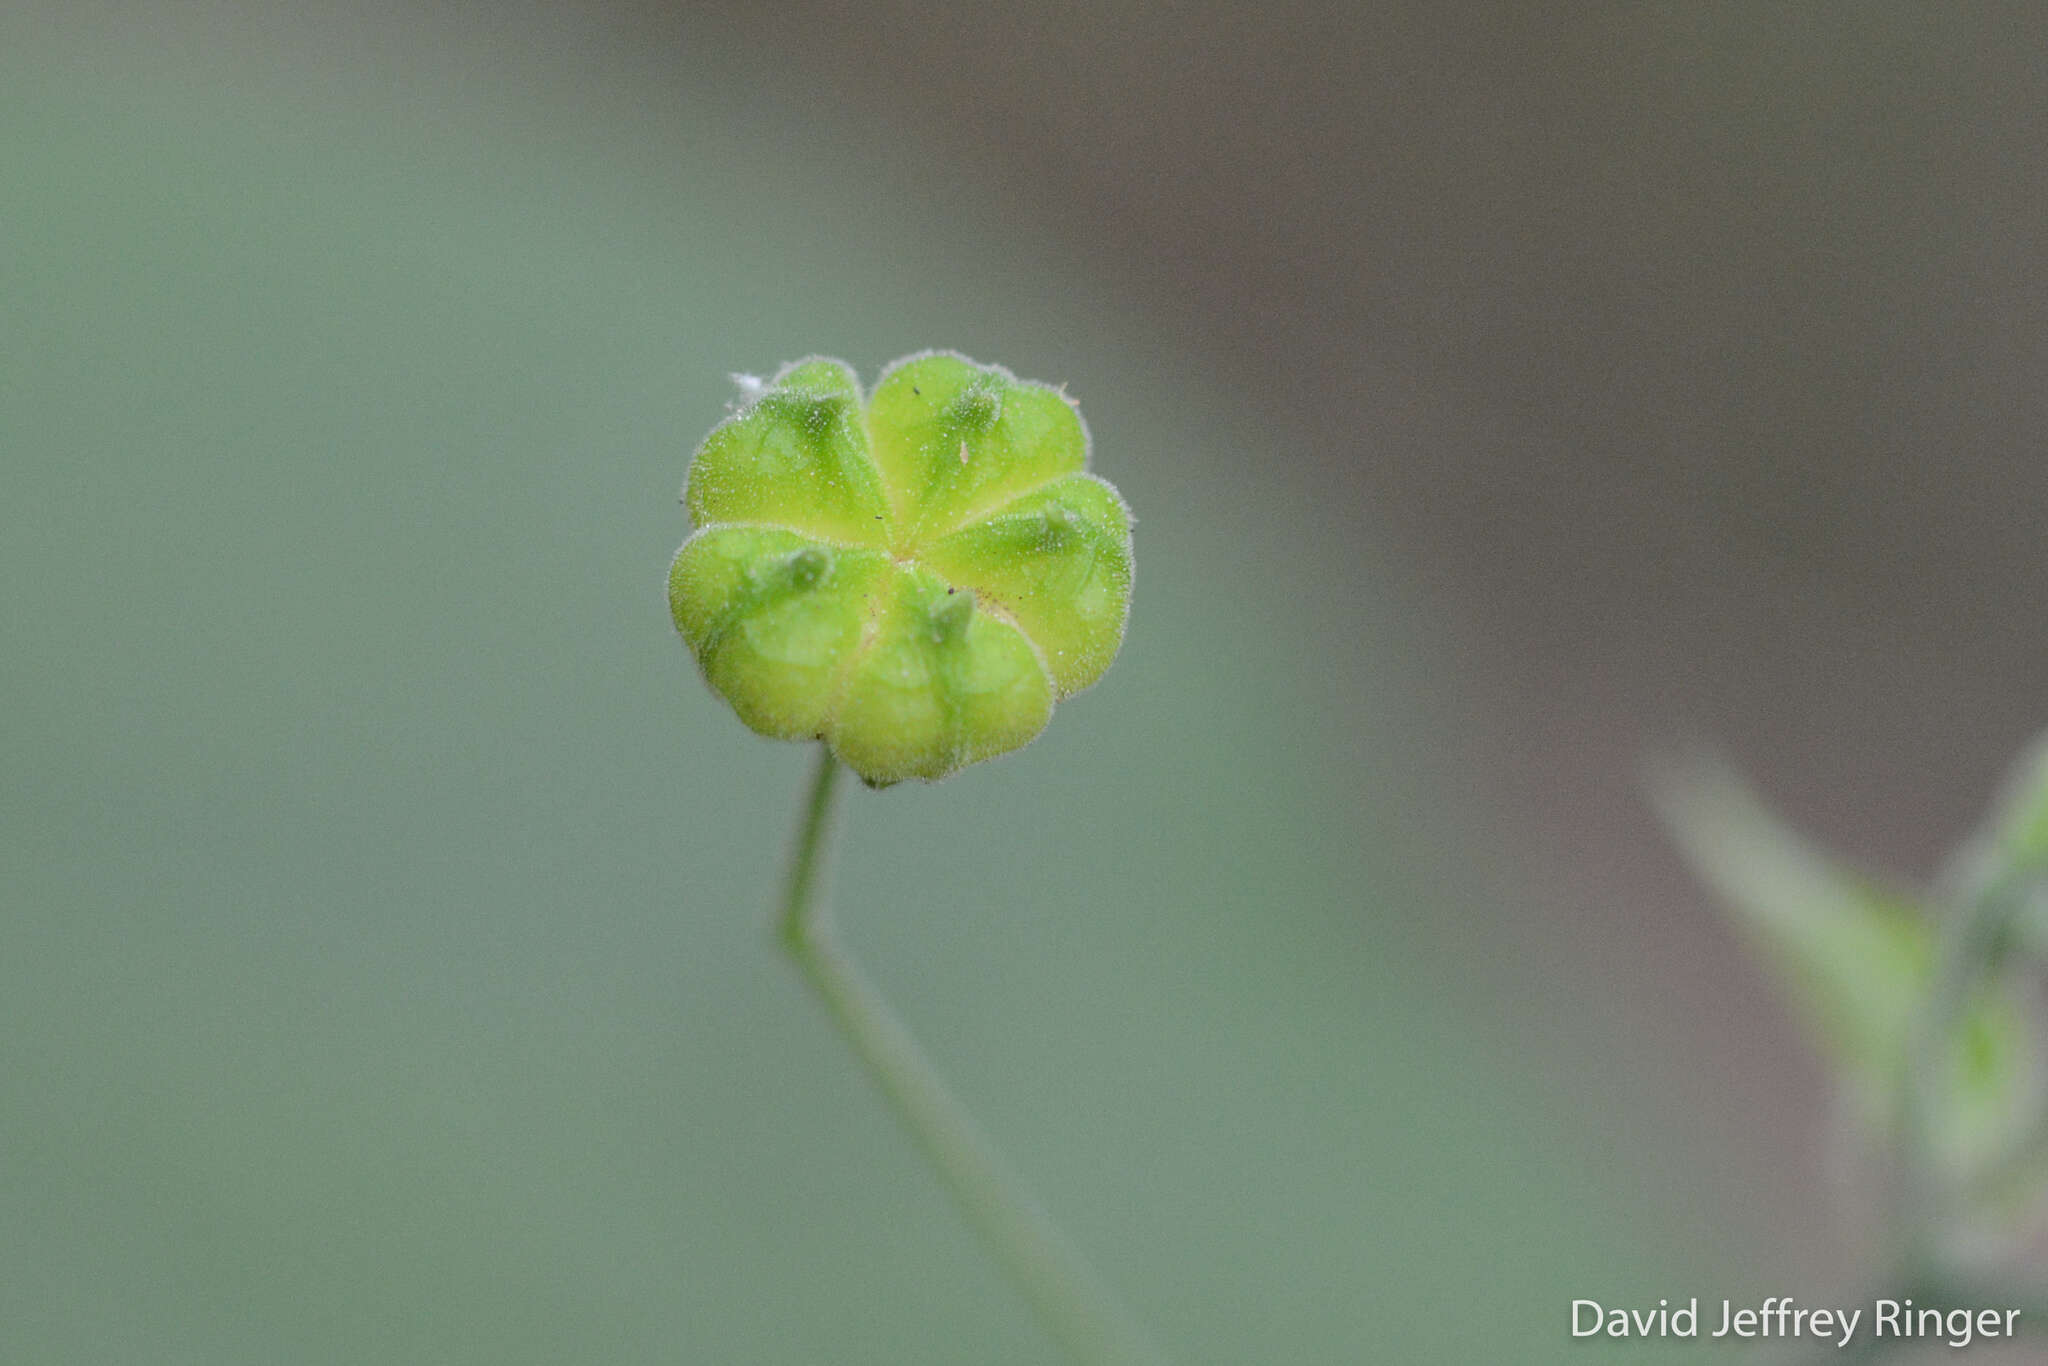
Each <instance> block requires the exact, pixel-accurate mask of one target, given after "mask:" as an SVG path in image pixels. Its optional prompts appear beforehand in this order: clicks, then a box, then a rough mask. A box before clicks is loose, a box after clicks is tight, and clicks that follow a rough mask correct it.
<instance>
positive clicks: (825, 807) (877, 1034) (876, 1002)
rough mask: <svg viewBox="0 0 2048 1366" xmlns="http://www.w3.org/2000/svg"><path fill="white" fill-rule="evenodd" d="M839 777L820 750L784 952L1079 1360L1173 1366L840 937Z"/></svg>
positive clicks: (795, 867) (788, 900)
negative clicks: (830, 897)
mask: <svg viewBox="0 0 2048 1366" xmlns="http://www.w3.org/2000/svg"><path fill="white" fill-rule="evenodd" d="M839 778H840V765H839V762H838V761H837V760H836V759H834V758H833V757H832V752H831V751H830V750H829V749H827V748H825V747H824V746H823V745H820V746H819V747H818V766H817V769H816V772H815V776H814V777H813V779H812V784H811V791H810V796H809V799H808V800H807V801H806V803H805V805H804V812H803V818H802V823H801V824H800V825H799V827H798V831H797V839H796V846H795V848H794V849H792V850H791V852H790V862H789V878H788V882H787V884H786V888H785V892H784V895H783V901H782V913H781V916H780V918H779V919H778V921H777V922H776V934H777V936H778V937H779V938H780V939H781V941H782V946H783V948H785V949H786V950H787V951H788V952H789V956H790V958H791V959H792V960H794V962H795V963H796V966H797V969H798V970H799V971H800V972H802V973H803V975H804V978H805V980H806V981H808V982H809V983H810V984H811V986H812V988H813V989H815V990H816V991H817V993H818V995H819V997H820V998H821V999H822V1000H823V1001H824V1003H825V1008H826V1009H827V1010H828V1011H829V1012H830V1013H831V1015H832V1019H833V1021H834V1022H835V1023H836V1024H837V1025H838V1026H839V1031H840V1033H842V1034H844V1035H845V1036H846V1041H847V1042H848V1043H850V1044H851V1045H853V1051H854V1052H855V1053H856V1054H858V1055H859V1057H860V1060H861V1062H862V1063H864V1064H866V1066H867V1070H868V1075H869V1076H870V1077H872V1078H873V1079H874V1081H875V1083H876V1085H878V1086H879V1087H881V1090H882V1094H883V1095H884V1096H885V1097H887V1099H888V1101H889V1104H890V1106H891V1107H892V1108H893V1109H894V1110H895V1111H896V1115H897V1118H899V1119H900V1120H902V1122H903V1124H904V1127H905V1128H907V1129H908V1130H909V1131H910V1135H911V1137H912V1138H913V1139H914V1140H915V1141H916V1142H917V1145H918V1147H920V1148H921V1149H923V1150H924V1154H925V1156H926V1157H927V1158H929V1159H930V1160H931V1163H932V1165H933V1166H934V1167H935V1168H937V1169H938V1174H939V1178H940V1180H941V1181H943V1182H944V1183H945V1185H946V1188H947V1189H948V1190H950V1191H952V1193H953V1197H954V1198H955V1199H956V1200H958V1201H959V1203H960V1207H961V1209H962V1211H963V1212H964V1213H965V1214H966V1215H967V1218H968V1221H969V1222H970V1223H972V1224H973V1225H974V1226H975V1228H976V1229H978V1230H980V1232H981V1235H982V1237H984V1238H985V1239H987V1240H988V1243H989V1246H990V1247H991V1248H992V1249H993V1250H994V1252H995V1254H996V1256H997V1258H998V1259H999V1260H1000V1261H1001V1262H1002V1263H1003V1265H1004V1267H1005V1268H1006V1269H1007V1270H1008V1271H1009V1273H1010V1274H1011V1275H1012V1276H1013V1277H1015V1278H1016V1280H1017V1283H1018V1285H1019V1287H1020V1288H1021V1289H1022V1290H1023V1291H1024V1294H1025V1297H1026V1298H1027V1299H1029V1300H1030V1301H1031V1303H1032V1305H1033V1306H1034V1307H1036V1308H1037V1310H1038V1312H1039V1313H1040V1315H1042V1316H1043V1317H1044V1319H1045V1321H1046V1324H1047V1326H1048V1327H1050V1328H1051V1329H1052V1332H1053V1334H1054V1336H1056V1337H1057V1338H1058V1339H1059V1340H1060V1342H1061V1343H1063V1344H1064V1345H1065V1346H1066V1348H1067V1350H1068V1351H1069V1352H1070V1353H1072V1354H1073V1356H1074V1359H1075V1360H1077V1361H1081V1362H1086V1363H1090V1366H1164V1363H1165V1360H1166V1358H1165V1357H1164V1355H1163V1354H1162V1353H1161V1352H1160V1351H1159V1349H1158V1348H1157V1347H1156V1346H1154V1345H1153V1343H1152V1341H1151V1339H1150V1337H1148V1336H1147V1334H1146V1332H1145V1330H1144V1329H1143V1327H1141V1326H1140V1325H1139V1324H1138V1322H1137V1321H1136V1320H1135V1319H1134V1318H1132V1317H1131V1315H1130V1312H1129V1311H1128V1310H1126V1309H1125V1308H1124V1307H1123V1305H1122V1304H1121V1303H1120V1302H1119V1301H1118V1300H1117V1298H1116V1296H1115V1295H1114V1294H1113V1293H1112V1292H1111V1291H1110V1289H1109V1287H1108V1286H1107V1285H1106V1284H1105V1283H1104V1282H1103V1280H1102V1279H1101V1278H1100V1277H1099V1276H1097V1275H1096V1274H1095V1272H1094V1271H1093V1270H1092V1269H1090V1267H1089V1266H1088V1264H1087V1262H1086V1261H1085V1260H1083V1258H1082V1257H1081V1254H1080V1253H1079V1252H1078V1251H1076V1250H1075V1249H1074V1247H1073V1246H1072V1245H1071V1244H1070V1243H1068V1242H1067V1240H1066V1239H1065V1238H1064V1237H1063V1236H1062V1235H1061V1233H1060V1231H1059V1229H1058V1228H1056V1227H1055V1226H1054V1225H1053V1222H1052V1220H1051V1219H1050V1218H1048V1217H1047V1216H1046V1214H1045V1211H1044V1210H1043V1209H1041V1208H1040V1207H1039V1205H1038V1203H1037V1201H1035V1200H1034V1199H1032V1197H1031V1195H1030V1193H1029V1192H1028V1191H1026V1190H1025V1188H1024V1185H1023V1182H1022V1181H1021V1180H1020V1179H1019V1178H1018V1177H1017V1175H1016V1173H1014V1172H1013V1171H1012V1170H1011V1169H1010V1167H1009V1165H1008V1164H1007V1163H1006V1162H1004V1161H1003V1159H1002V1157H1001V1155H1000V1154H998V1153H997V1152H996V1150H995V1148H994V1146H993V1145H992V1144H990V1143H989V1141H988V1139H987V1138H986V1137H984V1136H983V1134H982V1132H981V1130H980V1128H979V1127H978V1126H976V1124H975V1122H974V1119H973V1117H972V1116H970V1115H969V1114H968V1113H967V1111H966V1109H965V1108H964V1107H963V1106H962V1105H961V1104H960V1102H959V1101H958V1100H955V1099H954V1098H953V1095H952V1093H951V1092H949V1091H948V1090H947V1089H946V1086H945V1083H944V1082H942V1081H941V1080H940V1079H939V1074H938V1073H937V1071H935V1070H934V1069H933V1067H932V1065H931V1062H930V1060H929V1059H927V1058H926V1057H925V1055H924V1052H923V1050H922V1049H920V1048H919V1047H918V1046H917V1041H916V1040H915V1039H913V1038H912V1037H911V1036H910V1032H909V1031H908V1030H906V1029H905V1028H904V1027H903V1025H902V1024H901V1023H900V1022H899V1021H898V1020H897V1018H896V1015H895V1012H894V1011H892V1010H891V1009H890V1008H889V1004H888V1002H887V1001H885V1000H884V999H883V998H882V995H881V993H880V992H879V991H877V990H876V989H875V987H874V985H873V984H872V983H870V982H869V981H868V979H867V975H866V974H865V973H863V972H862V971H861V970H860V967H859V965H858V964H857V963H855V962H854V960H853V957H852V955H851V954H849V953H848V952H847V950H846V947H845V945H843V944H842V943H841V942H840V941H839V938H838V936H837V935H836V934H835V933H834V932H833V928H832V918H831V913H830V908H829V906H828V905H827V902H826V898H825V896H824V893H823V887H824V880H825V879H824V870H825V866H826V863H827V860H828V856H829V852H830V844H831V837H832V826H833V818H834V814H835V806H836V799H837V796H838V790H839V787H840V781H839Z"/></svg>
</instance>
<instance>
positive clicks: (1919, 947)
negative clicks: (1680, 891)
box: [1653, 760, 2037, 1170]
mask: <svg viewBox="0 0 2048 1366" xmlns="http://www.w3.org/2000/svg"><path fill="white" fill-rule="evenodd" d="M1653 787H1654V792H1655V795H1656V798H1657V804H1658V807H1659V809H1660V811H1661V812H1662V814H1663V816H1664V819H1665V822H1666V824H1667V825H1668V826H1669V828H1670V830H1671V832H1672V835H1673V837H1674V838H1675V839H1676V841H1677V843H1678V846H1679V848H1680V850H1681V851H1683V853H1684V854H1685V856H1686V859H1687V861H1688V862H1689V863H1690V864H1691V865H1692V867H1693V869H1694V871H1695V872H1696V873H1698V875H1699V876H1700V878H1701V879H1702V880H1703V881H1705V882H1706V883H1707V884H1708V885H1709V886H1710V887H1712V888H1713V889H1714V890H1715V891H1716V892H1717V893H1718V894H1719V895H1720V896H1721V898H1722V900H1723V901H1724V902H1725V903H1726V904H1727V905H1728V907H1729V908H1730V910H1731V911H1732V912H1733V913H1734V915H1735V917H1736V919H1737V921H1738V923H1739V924H1740V925H1741V926H1742V927H1743V929H1744V931H1745V932H1746V934H1747V936H1748V938H1749V939H1750V941H1751V943H1752V944H1753V945H1755V947H1756V948H1757V949H1758V951H1759V952H1760V953H1761V955H1762V956H1763V957H1764V958H1765V959H1766V960H1767V961H1768V962H1769V963H1770V964H1771V966H1772V967H1773V968H1774V969H1775V970H1776V972H1777V974H1778V976H1779V978H1780V980H1781V981H1782V983H1783V984H1784V986H1785V988H1786V990H1787V992H1788V994H1789V995H1790V996H1791V998H1792V1000H1793V1001H1794V1003H1795V1004H1796V1006H1797V1007H1798V1009H1799V1011H1800V1013H1801V1014H1802V1016H1803V1017H1804V1019H1805V1021H1806V1023H1807V1025H1808V1028H1809V1029H1810V1030H1811V1032H1812V1033H1813V1035H1814V1037H1815V1039H1816V1041H1817V1042H1818V1044H1819V1046H1820V1048H1821V1050H1822V1052H1823V1054H1824V1056H1825V1057H1826V1058H1827V1059H1828V1061H1829V1062H1830V1063H1831V1064H1832V1065H1833V1066H1834V1068H1835V1069H1836V1070H1837V1072H1838V1073H1839V1074H1840V1075H1841V1076H1842V1077H1843V1078H1844V1080H1845V1081H1846V1082H1847V1083H1848V1084H1849V1085H1850V1087H1851V1088H1852V1089H1853V1090H1854V1091H1855V1092H1856V1093H1857V1095H1858V1097H1859V1099H1860V1100H1861V1101H1862V1102H1863V1103H1864V1106H1865V1112H1866V1116H1867V1117H1868V1118H1869V1119H1870V1120H1871V1121H1872V1122H1873V1123H1878V1124H1884V1123H1889V1122H1890V1121H1891V1118H1892V1117H1893V1116H1894V1115H1895V1114H1896V1108H1897V1104H1898V1101H1899V1098H1900V1096H1901V1094H1902V1088H1903V1080H1904V1077H1905V1071H1906V1066H1907V1061H1908V1055H1909V1050H1910V1049H1911V1047H1912V1039H1913V1031H1914V1030H1915V1029H1916V1027H1917V1025H1918V1020H1919V1015H1920V1012H1921V1010H1922V1008H1923V1006H1924V1003H1925V1001H1926V999H1927V995H1928V992H1929V990H1930V988H1931V985H1932V982H1933V979H1934V972H1935V963H1936V955H1937V950H1936V935H1937V927H1936V925H1935V922H1934V920H1933V918H1932V917H1931V916H1929V915H1928V913H1927V911H1926V909H1925V908H1924V907H1923V906H1922V905H1921V903H1920V902H1919V900H1918V899H1917V898H1915V897H1913V896H1912V895H1910V894H1907V893H1903V892H1900V891H1897V890H1894V889H1892V888H1890V887H1888V886H1886V885H1885V884H1884V883H1883V882H1881V881H1880V880H1878V879H1876V878H1874V877H1871V876H1868V875H1865V874H1862V873H1860V872H1858V871H1856V870H1854V869H1851V868H1849V867H1847V866H1846V865H1844V864H1843V863H1842V862H1841V861H1840V860H1838V859H1835V858H1834V857H1832V856H1830V855H1828V854H1827V853H1825V852H1823V851H1821V850H1819V849H1816V848H1815V847H1814V846H1813V845H1812V844H1810V843H1809V842H1807V841H1806V840H1805V839H1804V838H1802V837H1801V836H1800V835H1799V834H1798V832H1796V831H1794V830H1793V829H1792V828H1791V827H1789V826H1788V825H1786V824H1785V823H1784V822H1783V821H1782V820H1780V819H1779V818H1778V817H1777V815H1776V814H1775V813H1773V812H1772V811H1770V810H1769V809H1768V808H1767V807H1765V806H1764V804H1763V803H1762V802H1761V801H1760V800H1759V799H1758V798H1757V797H1756V795H1755V793H1753V792H1752V791H1751V790H1750V788H1749V787H1748V786H1747V785H1746V784H1745V783H1744V782H1743V781H1742V780H1741V779H1740V778H1739V777H1738V776H1737V775H1735V774H1734V773H1733V772H1732V771H1730V770H1729V769H1728V768H1727V767H1726V766H1725V765H1723V764H1720V763H1718V762H1715V761H1712V760H1693V761H1690V762H1686V763H1682V764H1676V765H1672V766H1669V767H1666V768H1664V769H1662V770H1660V771H1658V772H1657V773H1656V774H1655V775H1654V780H1653ZM2035 1052H2036V1050H2035V1046H2034V1040H2033V1036H2032V1034H2031V1032H2030V1030H2029V1028H2028V1020H2027V1016H2026V1011H2025V1009H2024V1008H2023V1006H2022V1005H2021V1003H2020V1001H2019V999H2018V998H2017V996H2016V995H2015V994H2014V992H2013V991H2012V990H2011V989H2010V987H2009V985H2008V984H2004V983H1999V982H1996V981H1994V982H1992V983H1990V984H1987V985H1986V987H1985V988H1984V989H1983V990H1981V991H1979V992H1978V993H1976V994H1975V995H1973V997H1972V999H1971V1000H1970V1001H1969V1003H1968V1004H1967V1006H1966V1008H1965V1009H1964V1010H1963V1011H1962V1012H1961V1014H1960V1015H1959V1017H1958V1019H1957V1021H1956V1025H1955V1029H1954V1033H1953V1036H1952V1038H1951V1041H1950V1045H1949V1048H1948V1050H1947V1054H1946V1056H1947V1067H1946V1069H1945V1073H1946V1075H1945V1076H1944V1077H1943V1078H1942V1079H1941V1087H1940V1090H1939V1092H1938V1095H1939V1097H1940V1100H1939V1112H1938V1114H1937V1116H1936V1125H1937V1132H1936V1134H1935V1135H1934V1137H1935V1140H1936V1142H1937V1144H1938V1145H1939V1147H1940V1150H1941V1154H1942V1156H1943V1158H1944V1160H1945V1161H1946V1162H1948V1163H1949V1164H1951V1165H1952V1166H1953V1167H1955V1168H1957V1169H1959V1170H1960V1169H1967V1168H1971V1167H1974V1166H1976V1165H1977V1164H1978V1163H1979V1162H1981V1161H1983V1160H1984V1159H1985V1158H1987V1157H1989V1156H1990V1155H1991V1154H1993V1153H1994V1152H1996V1151H1998V1150H2000V1148H2001V1146H2002V1145H2004V1144H2006V1143H2007V1142H2009V1141H2010V1140H2011V1139H2012V1137H2013V1135H2014V1133H2015V1132H2016V1130H2017V1127H2018V1126H2019V1125H2020V1124H2021V1123H2022V1122H2024V1120H2025V1117H2026V1116H2027V1115H2028V1114H2029V1113H2030V1112H2031V1108H2032V1105H2033V1099H2034V1094H2035V1089H2036V1075H2037V1061H2036V1056H2035Z"/></svg>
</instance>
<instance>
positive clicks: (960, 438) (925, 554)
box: [668, 352, 1131, 786]
mask: <svg viewBox="0 0 2048 1366" xmlns="http://www.w3.org/2000/svg"><path fill="white" fill-rule="evenodd" d="M1087 465H1088V429H1087V427H1086V426H1085V425H1084V424H1083V423H1082V421H1081V415H1080V413H1079V411H1078V410H1077V409H1076V407H1075V405H1074V403H1073V401H1072V400H1071V399H1069V398H1068V397H1067V395H1066V394H1065V393H1064V392H1063V391H1062V390H1060V389H1055V388H1052V387H1051V386H1048V385H1044V384H1037V383H1032V382H1030V381H1026V380H1019V379H1018V378H1016V377H1015V376H1014V375H1012V374H1011V373H1010V372H1009V371H1007V370H1005V369H1003V368H1002V367H1000V366H993V365H977V364H975V363H974V362H973V361H970V360H968V359H967V358H966V357H964V356H959V355H955V354H952V353H950V352H927V353H924V354H921V355H915V356H908V357H905V358H904V359H902V360H900V361H897V362H896V363H895V364H893V365H891V366H890V367H889V368H888V369H886V370H885V371H883V373H882V377H881V379H880V381H879V382H878V383H877V384H876V385H875V389H874V392H873V394H872V395H867V396H863V394H862V393H861V388H860V382H859V380H858V379H857V378H856V377H855V375H854V373H853V370H852V369H851V368H850V367H849V366H847V365H845V364H844V363H842V362H840V361H836V360H826V359H821V358H813V359H810V360H803V361H798V362H796V363H794V364H792V365H788V366H785V367H784V368H783V370H782V371H781V373H779V374H777V375H776V376H775V378H774V379H773V380H771V381H769V382H768V383H767V384H766V385H760V386H755V387H754V390H753V392H752V393H751V394H750V395H749V397H748V398H747V399H746V400H745V401H744V402H743V403H742V404H741V405H740V406H739V407H738V408H737V409H736V410H735V411H734V412H733V413H732V415H731V416H730V417H728V418H727V419H726V420H725V421H724V422H722V423H720V424H719V425H718V426H717V427H716V428H714V429H713V430H712V432H711V435H709V436H708V437H706V438H705V439H704V444H703V445H702V446H701V447H700V448H699V449H698V451H697V455H696V459H695V460H694V461H693V462H692V464H691V466H690V476H689V483H688V485H687V487H686V489H685V491H684V497H683V501H684V503H685V504H686V505H687V506H688V508H689V511H690V517H691V520H692V522H693V524H694V525H695V527H696V532H695V534H694V535H692V536H691V537H690V539H689V540H688V541H686V542H684V544H683V548H682V549H681V550H680V551H679V552H678V553H677V554H676V558H675V563H674V564H673V565H672V566H671V567H670V569H669V578H668V596H669V608H670V611H671V612H672V613H673V615H674V617H675V623H676V628H677V629H678V630H679V631H681V632H682V635H683V639H684V640H685V641H687V642H688V644H689V646H690V649H691V651H692V652H693V653H694V654H695V655H696V657H697V662H698V664H699V665H700V666H701V667H702V669H703V671H704V676H705V678H706V679H707V680H709V682H710V684H711V686H712V688H713V689H714V690H715V691H716V692H717V693H718V694H719V695H720V696H721V697H723V698H725V700H726V701H727V702H729V703H731V704H732V708H733V710H734V711H735V712H737V713H738V714H739V717H740V719H741V720H742V721H745V722H746V723H747V724H748V725H749V726H751V727H753V728H754V729H755V730H757V731H759V732H760V733H761V734H763V735H768V736H773V737H775V738H778V739H785V740H807V739H821V740H823V741H825V742H826V743H827V744H828V745H830V746H831V748H832V752H833V753H834V754H836V755H837V756H838V757H839V758H840V760H841V761H843V762H844V763H845V764H846V765H847V766H848V767H849V768H851V769H853V771H854V772H856V773H858V774H859V775H860V776H861V777H862V778H863V779H865V780H866V781H867V782H868V783H870V784H873V785H875V786H882V785H886V784H888V783H894V782H898V781H900V780H902V779H904V778H925V779H936V778H943V777H945V776H946V775H947V774H949V773H952V772H954V771H955V770H957V769H959V768H961V767H963V766H964V765H967V764H971V763H974V762H975V761H976V760H980V759H987V758H992V757H994V756H995V755H998V754H1006V753H1008V752H1009V751H1011V750H1013V749H1017V748H1018V747H1020V746H1022V745H1024V744H1026V743H1028V742H1029V741H1030V740H1032V739H1033V738H1034V737H1035V736H1036V735H1037V734H1038V733H1039V732H1040V731H1041V730H1043V729H1045V724H1046V721H1047V720H1048V719H1049V718H1050V717H1051V715H1052V707H1053V703H1054V702H1055V701H1057V700H1058V699H1060V698H1062V697H1065V696H1067V695H1069V694H1070V693H1075V692H1079V691H1080V690H1081V689H1083V688H1085V687H1087V686H1088V685H1089V684H1091V683H1093V682H1094V681H1095V680H1096V679H1098V678H1100V677H1101V676H1102V673H1103V670H1105V669H1107V668H1108V667H1109V664H1110V661H1111V660H1112V659H1114V658H1115V657H1116V652H1117V647H1118V645H1119V644H1120V643H1121V642H1122V639H1123V631H1124V621H1125V618H1126V617H1127V616H1128V614H1129V611H1130V600H1131V517H1130V512H1129V510H1128V509H1127V508H1126V507H1125V506H1124V502H1123V499H1122V498H1120V497H1119V496H1118V495H1117V491H1116V490H1115V488H1113V487H1111V485H1110V484H1109V483H1108V482H1107V481H1105V480H1103V479H1100V478H1098V477H1096V476H1095V475H1092V474H1089V473H1087Z"/></svg>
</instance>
